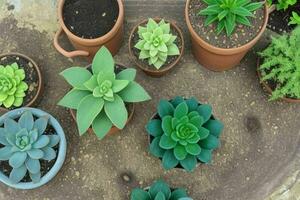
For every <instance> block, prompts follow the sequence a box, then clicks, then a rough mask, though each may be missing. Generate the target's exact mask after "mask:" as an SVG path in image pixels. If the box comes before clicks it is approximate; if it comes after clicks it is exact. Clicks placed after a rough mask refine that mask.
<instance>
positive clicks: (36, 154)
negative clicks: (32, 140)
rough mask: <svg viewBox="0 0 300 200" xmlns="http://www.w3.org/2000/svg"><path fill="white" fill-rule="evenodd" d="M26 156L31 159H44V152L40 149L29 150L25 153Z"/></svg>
mask: <svg viewBox="0 0 300 200" xmlns="http://www.w3.org/2000/svg"><path fill="white" fill-rule="evenodd" d="M27 154H28V155H29V156H30V158H32V159H41V158H43V157H44V152H43V151H42V150H40V149H31V150H28V151H27Z"/></svg>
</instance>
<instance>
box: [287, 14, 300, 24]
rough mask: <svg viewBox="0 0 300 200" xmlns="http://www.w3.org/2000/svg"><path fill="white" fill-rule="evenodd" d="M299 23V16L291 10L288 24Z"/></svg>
mask: <svg viewBox="0 0 300 200" xmlns="http://www.w3.org/2000/svg"><path fill="white" fill-rule="evenodd" d="M292 24H294V25H300V16H299V14H298V13H296V12H292V16H291V17H290V22H289V25H292Z"/></svg>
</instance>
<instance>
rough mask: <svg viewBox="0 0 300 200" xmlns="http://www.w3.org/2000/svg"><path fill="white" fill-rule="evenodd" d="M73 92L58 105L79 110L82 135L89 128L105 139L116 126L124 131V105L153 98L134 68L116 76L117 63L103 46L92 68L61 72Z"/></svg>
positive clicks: (125, 118) (78, 68)
mask: <svg viewBox="0 0 300 200" xmlns="http://www.w3.org/2000/svg"><path fill="white" fill-rule="evenodd" d="M61 75H62V76H63V77H64V78H65V79H66V80H67V82H68V83H69V84H70V85H71V86H73V89H72V90H71V91H70V92H69V93H68V94H66V95H65V96H64V98H63V99H62V100H61V101H60V102H59V105H61V106H65V107H67V108H71V109H75V110H77V116H76V117H77V119H76V121H77V125H78V129H79V134H80V135H83V134H84V133H85V132H86V131H87V130H88V128H89V127H90V126H92V129H93V130H94V132H95V134H96V135H97V136H98V138H99V139H102V138H103V137H104V136H105V135H106V134H107V133H108V132H109V130H110V129H111V128H112V126H113V125H114V126H116V127H117V128H119V129H123V128H124V126H125V124H126V121H127V119H128V112H127V109H126V106H125V103H124V102H129V103H133V102H141V101H146V100H149V99H151V97H150V96H149V95H148V93H147V92H146V91H145V90H144V88H143V87H142V86H140V85H139V84H138V83H136V82H135V81H134V79H135V76H136V70H135V69H130V68H128V69H125V70H123V71H121V72H119V73H118V74H115V63H114V60H113V57H112V55H111V53H110V52H109V51H108V49H107V48H105V47H102V48H101V49H100V50H99V51H98V52H97V54H96V56H95V57H94V60H93V63H92V69H91V71H89V70H88V69H86V68H82V67H72V68H69V69H67V70H65V71H63V72H62V73H61Z"/></svg>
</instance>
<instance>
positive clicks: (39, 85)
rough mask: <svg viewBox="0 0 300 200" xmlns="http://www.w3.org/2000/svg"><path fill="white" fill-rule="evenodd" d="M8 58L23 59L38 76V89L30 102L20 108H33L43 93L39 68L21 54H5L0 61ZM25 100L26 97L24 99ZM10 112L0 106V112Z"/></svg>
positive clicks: (0, 56)
mask: <svg viewBox="0 0 300 200" xmlns="http://www.w3.org/2000/svg"><path fill="white" fill-rule="evenodd" d="M10 56H18V57H21V58H24V59H25V60H27V61H28V62H30V63H31V64H32V65H33V68H34V70H35V71H36V73H37V75H38V88H37V92H36V94H35V96H34V97H33V98H32V99H31V100H30V102H29V103H28V104H26V105H24V106H22V107H33V106H35V105H36V104H37V103H38V101H39V100H40V99H41V96H42V93H43V89H44V85H43V77H42V74H41V71H40V68H39V66H38V65H37V64H36V62H34V61H33V60H32V59H31V58H29V57H28V56H26V55H24V54H21V53H6V54H1V55H0V59H1V58H3V57H10ZM24 98H26V97H24ZM8 111H10V109H7V108H4V107H2V106H0V112H8Z"/></svg>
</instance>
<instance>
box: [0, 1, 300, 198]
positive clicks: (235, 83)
mask: <svg viewBox="0 0 300 200" xmlns="http://www.w3.org/2000/svg"><path fill="white" fill-rule="evenodd" d="M125 5H126V31H125V32H126V35H125V42H124V45H123V47H122V48H121V50H120V53H119V54H118V55H117V56H116V60H117V61H118V62H121V63H123V64H125V65H126V66H134V65H133V62H131V61H130V60H129V59H128V57H129V56H128V50H127V49H128V46H127V39H128V34H129V31H130V29H131V28H132V27H133V26H134V24H136V23H137V22H138V21H139V20H141V19H144V18H147V17H153V16H158V15H162V14H161V13H165V10H167V9H169V10H170V12H168V13H166V14H165V16H164V17H165V18H169V19H174V20H177V21H178V24H179V25H180V26H181V28H182V29H183V31H184V34H185V38H186V40H187V47H186V52H185V55H184V57H183V59H182V61H181V63H180V64H179V65H178V66H177V67H176V68H175V69H174V71H172V72H171V73H170V74H168V75H167V76H165V77H162V78H160V79H155V78H150V77H148V76H146V75H145V74H143V73H142V72H141V71H139V72H138V76H137V79H138V81H139V82H140V83H141V84H142V85H143V86H144V87H145V88H146V89H147V90H148V91H149V93H150V94H151V95H152V97H153V100H152V101H150V102H145V103H141V104H138V105H137V107H136V108H137V109H136V112H135V116H134V118H133V120H132V121H131V123H130V124H129V125H128V126H127V127H126V128H125V129H124V130H123V131H122V132H120V134H117V135H115V136H112V137H107V138H105V139H104V140H102V141H98V140H97V139H96V137H95V136H93V135H88V134H87V135H85V136H83V137H79V136H78V133H77V130H76V125H75V123H74V122H73V121H72V119H71V117H70V114H69V113H68V111H67V110H65V109H63V108H61V107H58V106H56V103H57V102H58V100H59V99H60V98H61V97H62V96H63V95H64V94H65V92H66V91H67V90H68V85H67V84H66V83H65V82H64V81H63V79H62V78H61V77H59V75H58V73H59V72H61V71H62V70H63V69H65V68H68V67H70V66H73V65H81V66H84V65H86V64H87V63H86V62H85V61H84V60H83V59H66V58H64V57H63V56H62V55H60V54H59V53H57V52H56V50H55V49H54V47H53V45H52V38H53V35H54V32H55V30H56V29H57V27H58V24H57V19H56V17H55V16H56V1H55V0H43V1H41V0H26V1H25V0H0V8H1V11H3V12H1V13H0V46H1V47H2V48H1V50H0V53H3V52H9V51H18V52H21V53H25V54H27V55H28V56H30V57H32V58H33V59H34V60H36V61H37V63H38V64H39V66H40V67H41V69H42V72H43V76H44V79H45V90H44V95H43V99H42V100H41V102H40V104H39V105H38V107H39V108H42V109H44V110H46V111H48V112H50V113H51V114H53V115H54V116H56V117H57V118H58V120H59V121H60V122H61V123H62V126H63V127H64V129H65V133H66V136H67V140H68V153H67V159H66V161H65V164H64V166H63V168H62V170H61V171H60V173H59V174H58V175H57V177H56V178H55V179H54V180H53V181H51V182H50V183H49V184H48V185H46V186H43V187H42V188H39V189H36V190H32V191H18V190H14V189H11V188H8V187H6V186H5V185H3V184H0V199H12V200H13V199H16V200H19V199H24V200H35V199H38V200H40V199H51V200H52V199H54V200H61V199H72V200H76V199H88V200H90V199H104V200H123V199H128V195H129V193H130V190H131V189H132V188H134V187H137V186H141V187H145V186H148V185H149V184H151V183H152V181H153V180H155V179H158V178H164V179H166V181H167V182H169V183H170V185H172V186H173V187H186V188H187V189H188V190H189V194H190V195H191V197H193V198H194V199H195V200H219V199H222V200H294V199H295V200H298V199H300V194H299V193H300V179H299V173H300V172H299V171H298V170H299V164H300V158H299V124H297V122H296V119H298V118H299V117H300V114H299V112H297V111H299V108H300V106H299V105H296V104H287V103H283V102H268V101H267V95H266V93H265V92H264V91H263V90H262V89H261V87H260V85H259V82H258V78H257V75H256V52H257V51H258V50H260V49H262V48H264V47H265V46H266V44H267V42H268V36H269V35H270V34H272V33H271V32H269V31H267V32H266V34H265V36H264V38H263V40H262V41H261V42H260V43H259V44H258V45H257V46H256V47H255V48H254V49H253V50H252V51H251V52H250V53H249V54H248V55H247V56H246V58H245V59H244V60H243V61H242V63H241V65H240V66H239V67H237V68H235V69H233V70H231V71H227V72H222V73H214V72H210V71H208V70H206V69H204V68H202V67H201V66H199V64H198V63H196V61H195V60H194V58H193V57H192V55H191V52H190V42H189V40H188V39H189V36H188V33H187V28H186V26H185V22H184V21H183V8H184V1H181V0H168V1H159V0H155V1H154V2H153V1H146V0H126V1H125ZM62 43H63V46H65V47H67V48H69V49H71V46H70V44H69V43H68V41H67V40H66V39H65V38H63V39H62ZM158 86H159V88H158ZM175 95H183V96H187V97H188V96H196V97H197V98H198V99H199V100H201V101H202V102H205V103H208V102H209V103H210V104H212V106H213V109H214V114H215V116H217V118H219V119H221V120H222V121H223V122H224V123H225V127H226V128H225V130H224V132H223V135H222V137H221V142H222V147H221V148H220V149H218V150H217V151H216V152H215V154H214V160H213V162H212V164H211V165H201V166H199V167H198V168H197V169H196V170H195V172H193V173H185V172H183V171H181V170H171V171H164V170H163V169H162V167H161V165H160V161H159V160H157V159H156V158H154V157H152V156H151V155H149V153H148V151H147V145H148V144H147V135H146V132H145V130H144V126H145V123H146V122H147V120H148V119H149V118H150V117H151V115H152V114H153V112H155V107H156V104H157V102H158V101H159V99H160V98H167V99H168V98H172V97H174V96H175ZM128 178H129V180H128Z"/></svg>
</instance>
